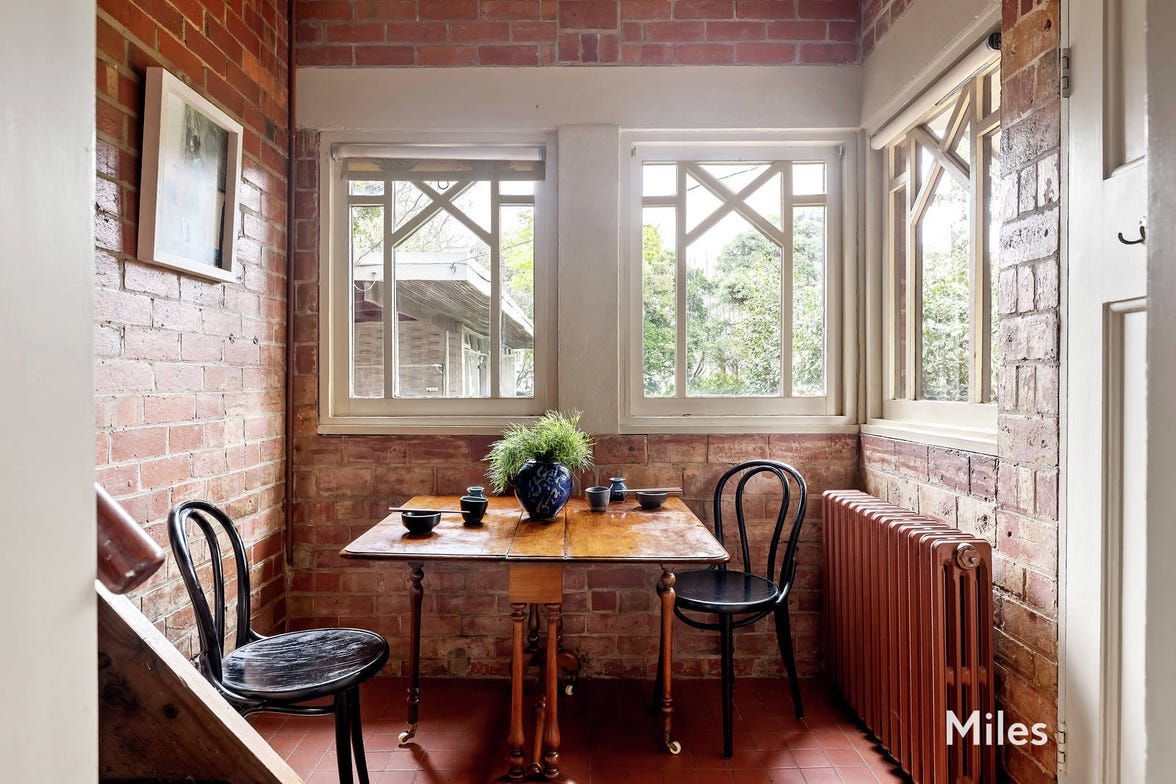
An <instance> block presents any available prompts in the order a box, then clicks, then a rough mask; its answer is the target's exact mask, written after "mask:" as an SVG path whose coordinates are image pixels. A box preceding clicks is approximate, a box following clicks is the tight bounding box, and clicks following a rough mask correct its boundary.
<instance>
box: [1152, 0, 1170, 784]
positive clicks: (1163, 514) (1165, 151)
mask: <svg viewBox="0 0 1176 784" xmlns="http://www.w3.org/2000/svg"><path fill="white" fill-rule="evenodd" d="M1147 13H1148V25H1147V26H1148V39H1147V51H1148V64H1147V71H1148V86H1147V90H1148V98H1147V114H1148V118H1147V120H1148V133H1149V140H1148V166H1149V184H1148V201H1149V204H1148V214H1149V216H1150V219H1149V220H1148V227H1147V230H1148V235H1147V249H1148V299H1149V303H1148V313H1149V315H1148V391H1147V397H1148V431H1149V435H1150V436H1151V437H1150V438H1149V439H1148V478H1147V487H1148V499H1147V551H1148V552H1147V612H1146V617H1147V628H1146V632H1145V643H1144V644H1145V646H1146V652H1145V660H1146V664H1145V671H1144V679H1145V688H1146V698H1145V703H1144V715H1145V717H1146V719H1145V720H1146V722H1147V727H1148V738H1147V763H1146V765H1147V774H1146V780H1147V781H1148V782H1149V784H1171V783H1172V782H1176V744H1174V743H1173V742H1172V738H1173V737H1176V656H1173V651H1176V569H1173V568H1172V554H1173V553H1176V516H1174V515H1173V511H1172V510H1174V509H1176V482H1173V481H1172V472H1173V469H1176V439H1173V438H1172V433H1173V432H1176V407H1174V406H1173V402H1172V401H1174V400H1176V220H1173V215H1174V214H1176V79H1173V78H1172V77H1173V73H1172V52H1174V51H1176V3H1173V2H1172V0H1148V4H1147Z"/></svg>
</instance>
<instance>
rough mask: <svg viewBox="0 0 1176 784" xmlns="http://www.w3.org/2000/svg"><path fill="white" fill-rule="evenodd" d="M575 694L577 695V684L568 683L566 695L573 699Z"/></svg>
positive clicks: (565, 688) (565, 687) (565, 690)
mask: <svg viewBox="0 0 1176 784" xmlns="http://www.w3.org/2000/svg"><path fill="white" fill-rule="evenodd" d="M575 693H576V684H575V683H573V682H572V681H568V682H567V683H565V684H564V694H566V695H567V696H569V697H571V696H572V695H574V694H575Z"/></svg>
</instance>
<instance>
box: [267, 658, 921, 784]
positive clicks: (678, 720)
mask: <svg viewBox="0 0 1176 784" xmlns="http://www.w3.org/2000/svg"><path fill="white" fill-rule="evenodd" d="M676 685H678V686H679V688H678V689H675V695H676V696H675V700H674V708H675V710H674V737H675V738H676V739H678V740H679V741H680V742H681V743H682V745H683V751H682V753H681V754H679V755H670V754H667V753H665V751H664V750H663V748H662V745H661V731H660V724H659V723H658V721H657V719H656V718H655V717H654V716H651V715H650V714H649V713H648V705H649V700H650V695H651V693H652V691H651V689H652V686H651V684H649V683H644V682H640V683H639V682H633V681H609V680H599V681H593V680H588V679H585V680H583V681H581V682H580V684H579V685H578V687H577V692H576V695H575V696H574V697H571V698H561V700H560V706H559V707H560V730H561V735H562V745H561V749H560V758H561V759H560V769H561V770H562V771H563V772H564V773H566V774H567V775H569V776H571V777H572V778H573V779H575V780H576V781H577V782H578V784H833V783H834V782H836V783H837V784H863V783H864V784H874V781H875V779H876V780H877V781H883V782H901V781H903V779H902V777H901V776H899V775H898V773H897V769H896V768H894V767H893V765H891V764H890V763H889V762H888V761H887V760H886V757H885V755H884V754H882V752H881V750H880V749H879V748H878V747H877V746H876V744H875V743H874V742H873V741H872V740H870V739H869V738H868V736H867V735H866V734H865V733H864V732H863V731H861V729H860V728H859V727H857V725H856V724H854V721H853V718H852V716H850V715H849V714H847V713H846V711H845V709H844V707H843V706H841V705H839V704H837V703H835V702H834V701H833V700H832V698H831V697H830V696H829V693H828V692H827V691H826V690H825V689H824V688H823V687H822V686H820V685H819V684H807V683H806V684H803V685H802V692H803V697H804V701H805V712H806V718H805V719H804V720H803V721H798V720H797V719H796V718H795V715H794V713H793V710H792V699H791V695H790V694H789V691H788V684H787V682H786V681H782V680H770V679H755V678H744V679H741V680H739V681H736V690H735V724H734V750H735V754H734V755H733V757H732V758H731V759H725V758H724V757H723V756H722V746H723V733H722V718H721V712H720V710H721V709H720V703H719V687H718V682H717V681H711V680H707V681H688V682H676ZM421 686H422V691H421V719H420V727H419V729H418V734H417V735H416V737H414V738H413V739H412V740H411V741H410V742H409V743H408V744H407V745H405V746H399V745H398V743H397V741H398V735H399V734H400V732H401V731H402V730H403V729H404V728H405V718H406V710H405V702H404V700H405V681H404V680H403V679H391V678H390V679H383V678H381V679H377V680H376V681H374V682H372V683H371V684H369V685H368V686H365V687H364V691H363V708H362V710H363V714H364V745H365V747H366V750H367V761H368V770H369V771H370V773H371V780H372V784H485V783H486V781H487V780H488V779H490V778H492V777H493V776H496V775H498V774H501V773H505V772H506V770H507V759H506V732H507V724H508V719H509V716H508V702H507V700H508V697H509V690H508V685H507V683H506V682H505V681H490V680H473V679H471V680H432V679H427V680H425V681H423V682H422V684H421ZM528 704H529V703H528ZM249 721H250V723H251V724H253V726H254V727H256V728H257V729H258V731H259V732H260V733H261V734H262V735H263V737H266V738H267V740H268V741H269V743H270V745H271V746H273V747H274V749H275V750H276V751H277V752H278V753H279V754H281V755H282V757H283V758H285V759H286V760H287V761H288V762H289V763H290V764H291V766H292V767H294V768H295V770H296V772H298V773H299V774H300V775H302V776H303V778H304V779H305V781H306V784H322V783H323V782H326V783H327V784H335V782H337V781H338V772H337V769H336V762H335V753H334V741H335V732H334V720H333V718H332V717H331V716H319V717H310V718H307V717H298V716H280V715H273V714H268V715H267V714H257V715H255V716H251V717H249ZM531 730H532V728H531V720H530V715H528V717H527V732H528V739H527V743H528V745H527V750H528V754H529V753H530V741H531V738H530V732H531ZM835 766H839V767H836V768H835ZM891 771H894V773H893V774H892V773H891Z"/></svg>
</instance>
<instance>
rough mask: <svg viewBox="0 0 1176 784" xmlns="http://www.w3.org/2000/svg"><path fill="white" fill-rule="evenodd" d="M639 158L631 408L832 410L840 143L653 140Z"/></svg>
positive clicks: (724, 412) (750, 412)
mask: <svg viewBox="0 0 1176 784" xmlns="http://www.w3.org/2000/svg"><path fill="white" fill-rule="evenodd" d="M634 161H635V164H634V166H635V170H634V175H633V190H634V198H633V201H632V203H633V208H632V209H633V218H632V224H633V230H632V239H631V243H632V251H631V258H632V259H634V263H632V264H631V265H630V269H631V279H630V280H631V283H630V286H631V288H630V292H632V293H631V295H630V296H631V306H630V329H629V332H630V336H629V362H628V374H629V379H628V394H629V410H630V413H631V414H632V415H633V416H634V417H671V416H673V417H682V416H690V417H706V416H722V417H730V416H732V415H743V416H755V417H764V416H792V415H810V416H811V415H833V414H837V413H840V412H839V411H838V406H839V400H840V392H839V390H840V378H841V372H840V367H839V361H840V355H841V352H840V350H839V345H840V343H839V341H840V330H841V326H840V318H841V306H840V281H841V276H840V262H839V259H840V245H841V242H840V232H841V228H840V227H841V215H840V206H841V205H840V193H841V175H840V166H841V158H840V149H839V148H838V147H813V148H800V147H788V146H784V145H773V146H771V147H755V146H748V147H733V146H730V145H722V146H718V145H701V146H694V147H684V146H681V145H664V144H653V143H650V144H637V145H636V146H635V148H634ZM637 292H639V296H634V295H635V294H636V293H637Z"/></svg>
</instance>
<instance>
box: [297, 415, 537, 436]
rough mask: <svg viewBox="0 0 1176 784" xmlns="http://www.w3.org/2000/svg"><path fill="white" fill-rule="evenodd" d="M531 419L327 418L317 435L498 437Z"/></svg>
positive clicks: (455, 417)
mask: <svg viewBox="0 0 1176 784" xmlns="http://www.w3.org/2000/svg"><path fill="white" fill-rule="evenodd" d="M536 419H538V417H535V416H417V417H407V416H383V417H376V416H371V417H330V418H323V419H322V420H320V421H319V424H318V428H317V432H318V434H319V435H356V436H378V435H389V436H390V435H412V436H426V435H455V436H481V435H493V436H498V435H502V431H503V430H505V429H506V428H507V426H508V425H510V424H512V423H514V422H521V423H524V424H528V423H531V422H534V421H535V420H536Z"/></svg>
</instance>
